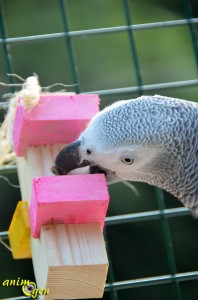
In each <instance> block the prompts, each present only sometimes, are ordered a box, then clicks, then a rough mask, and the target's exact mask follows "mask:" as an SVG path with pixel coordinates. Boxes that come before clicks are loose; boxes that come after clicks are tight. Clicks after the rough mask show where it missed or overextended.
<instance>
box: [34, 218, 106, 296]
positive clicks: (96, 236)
mask: <svg viewBox="0 0 198 300" xmlns="http://www.w3.org/2000/svg"><path fill="white" fill-rule="evenodd" d="M34 241H36V243H35V242H34ZM32 242H33V244H32V252H33V257H34V260H33V264H34V269H35V275H36V279H37V285H38V286H39V287H42V288H43V287H46V288H49V295H46V296H43V297H44V299H49V300H52V299H87V298H101V297H102V295H103V291H104V286H105V280H106V276H107V270H108V260H107V255H106V250H105V244H104V239H103V235H102V232H101V228H100V225H99V224H97V223H95V224H67V225H66V224H59V225H58V224H57V225H45V226H43V227H42V229H41V238H40V240H38V239H37V240H34V239H33V240H32ZM38 249H39V250H38Z"/></svg>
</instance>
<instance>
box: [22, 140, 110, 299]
mask: <svg viewBox="0 0 198 300" xmlns="http://www.w3.org/2000/svg"><path fill="white" fill-rule="evenodd" d="M62 147H63V145H50V146H38V147H28V149H27V151H26V156H25V157H24V158H23V157H18V158H17V165H18V166H17V167H18V174H19V181H20V186H21V191H22V195H26V197H30V195H31V188H32V180H33V178H34V176H35V175H37V176H46V175H51V174H49V166H50V165H53V160H54V158H55V156H56V154H57V153H58V151H60V149H61V148H62ZM41 156H42V157H43V158H44V157H48V158H47V160H48V162H47V165H48V167H46V165H45V159H44V160H43V159H41ZM49 160H51V162H49ZM75 176H76V175H73V177H75ZM91 176H92V175H91ZM49 178H50V177H48V179H49ZM76 188H77V186H76ZM26 199H27V200H29V201H28V202H29V204H30V199H28V198H26ZM73 201H75V200H74V199H73ZM31 249H32V261H33V266H34V271H35V277H36V283H37V288H38V289H45V288H46V289H48V288H49V295H45V296H39V299H40V300H41V299H46V300H53V299H82V298H87V299H88V298H100V297H102V295H103V291H104V285H105V281H106V276H107V269H108V261H107V255H106V249H105V244H104V240H103V235H102V231H101V228H100V224H99V223H98V224H95V223H90V224H78V225H77V224H67V225H64V224H54V225H44V226H42V227H41V236H40V239H34V238H32V237H31Z"/></svg>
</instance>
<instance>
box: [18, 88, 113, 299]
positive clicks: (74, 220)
mask: <svg viewBox="0 0 198 300" xmlns="http://www.w3.org/2000/svg"><path fill="white" fill-rule="evenodd" d="M98 111H99V98H98V96H97V95H83V94H80V95H76V94H67V93H65V94H43V95H41V97H40V101H39V103H38V105H37V106H36V107H34V108H33V109H32V110H31V111H30V112H27V111H25V110H24V108H23V107H22V106H20V99H19V105H18V107H17V110H16V116H15V123H14V129H13V140H14V148H15V152H16V155H17V168H18V175H19V181H20V187H21V194H22V198H23V200H26V201H27V202H28V207H29V215H30V227H31V252H32V260H33V266H34V272H35V277H36V284H37V288H38V289H49V294H48V295H42V296H40V299H49V300H52V299H83V298H101V297H102V295H103V292H104V286H105V281H106V276H107V270H108V259H107V254H106V249H105V243H104V238H103V234H102V229H103V226H104V220H105V215H106V211H107V207H108V203H109V194H108V190H107V185H106V180H105V176H104V175H103V174H91V175H90V174H86V175H64V176H54V175H53V174H52V173H51V167H52V165H53V164H54V160H55V157H56V155H57V154H58V152H59V151H60V150H61V149H62V148H63V147H64V146H65V145H66V144H68V143H70V142H72V141H74V140H75V139H76V138H78V136H79V135H80V133H81V132H82V131H83V130H84V129H85V128H86V126H87V124H88V123H89V121H90V120H91V118H92V117H93V116H94V115H95V114H96V113H97V112H98Z"/></svg>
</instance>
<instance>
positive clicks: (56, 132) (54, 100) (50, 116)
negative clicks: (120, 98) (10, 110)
mask: <svg viewBox="0 0 198 300" xmlns="http://www.w3.org/2000/svg"><path fill="white" fill-rule="evenodd" d="M99 102H100V99H99V97H98V95H91V94H88V95H86V94H84V95H83V94H79V95H75V94H73V95H67V94H46V95H42V96H41V97H40V101H39V104H38V105H37V106H36V107H34V108H33V109H32V110H31V111H30V112H27V111H25V110H24V108H23V107H22V106H21V105H20V99H19V105H18V106H17V109H16V116H15V121H14V126H13V143H14V150H15V152H16V155H17V156H24V152H25V149H26V147H27V146H37V145H45V144H67V143H70V142H72V141H74V140H75V139H76V138H78V136H79V135H80V133H81V132H82V131H83V130H84V129H85V128H86V126H87V124H88V123H89V122H90V120H91V119H92V118H93V116H94V115H95V114H96V113H97V112H99Z"/></svg>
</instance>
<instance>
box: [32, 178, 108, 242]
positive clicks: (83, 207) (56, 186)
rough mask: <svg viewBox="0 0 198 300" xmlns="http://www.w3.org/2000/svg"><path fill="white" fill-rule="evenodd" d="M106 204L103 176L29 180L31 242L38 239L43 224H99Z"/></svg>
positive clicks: (106, 192) (103, 215)
mask: <svg viewBox="0 0 198 300" xmlns="http://www.w3.org/2000/svg"><path fill="white" fill-rule="evenodd" d="M108 204H109V194H108V190H107V184H106V179H105V176H104V174H92V175H90V174H89V175H88V174H86V175H66V176H44V177H37V178H34V180H33V189H32V198H31V204H30V209H29V212H30V224H31V232H32V236H33V237H34V238H39V236H40V229H41V226H42V225H45V224H57V223H66V224H74V223H78V224H83V223H100V226H101V229H102V228H103V227H104V220H105V216H106V213H107V208H108Z"/></svg>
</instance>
